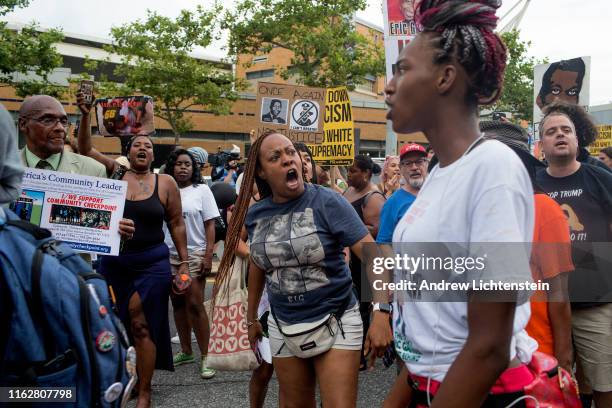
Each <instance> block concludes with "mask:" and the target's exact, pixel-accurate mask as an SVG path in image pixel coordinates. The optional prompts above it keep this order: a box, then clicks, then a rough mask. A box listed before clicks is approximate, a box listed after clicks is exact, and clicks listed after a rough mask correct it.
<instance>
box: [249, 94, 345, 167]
mask: <svg viewBox="0 0 612 408" xmlns="http://www.w3.org/2000/svg"><path fill="white" fill-rule="evenodd" d="M286 101H287V102H286ZM285 103H286V105H287V106H288V109H287V116H288V118H287V119H288V120H287V121H283V120H274V121H272V120H270V117H271V116H274V115H276V116H278V117H282V116H284V112H285V111H284V104H285ZM257 104H258V106H259V111H260V112H262V115H261V121H260V123H259V125H258V127H257V133H258V135H261V134H262V133H264V132H266V131H268V130H274V131H277V132H279V133H281V134H283V135H285V136H287V137H288V138H289V139H291V140H292V141H294V142H302V143H304V144H305V145H307V146H308V147H309V148H310V150H311V151H312V154H313V158H314V160H315V161H316V162H317V163H319V164H322V165H345V164H351V163H352V162H353V158H354V157H355V138H354V128H353V113H352V108H351V101H350V98H349V94H348V90H347V89H346V87H338V88H327V89H325V88H313V87H306V86H294V85H286V84H274V83H269V82H260V83H259V84H258V87H257ZM268 111H270V113H269V114H268Z"/></svg>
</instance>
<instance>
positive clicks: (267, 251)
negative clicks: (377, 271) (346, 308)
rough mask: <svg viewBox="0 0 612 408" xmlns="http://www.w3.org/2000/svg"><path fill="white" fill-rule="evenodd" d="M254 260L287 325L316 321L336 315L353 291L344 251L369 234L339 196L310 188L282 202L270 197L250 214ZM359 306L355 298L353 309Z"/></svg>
mask: <svg viewBox="0 0 612 408" xmlns="http://www.w3.org/2000/svg"><path fill="white" fill-rule="evenodd" d="M245 224H246V227H247V230H248V233H249V240H250V242H251V260H252V261H253V262H254V263H255V265H257V266H258V267H259V268H261V269H262V270H264V271H265V272H266V287H267V290H268V296H269V300H270V304H271V306H272V308H273V309H274V313H275V314H276V316H277V318H278V319H280V320H282V321H283V322H286V323H291V324H293V323H301V322H311V321H315V320H317V319H319V318H321V317H323V316H325V315H326V314H328V313H330V312H332V311H335V310H337V309H338V308H339V306H340V305H341V304H342V303H343V301H344V300H345V299H346V297H347V296H349V294H350V293H351V290H352V280H351V273H350V271H349V268H348V265H347V264H346V262H345V261H344V253H343V248H344V247H347V246H352V245H353V244H355V243H356V242H358V241H359V240H360V239H362V238H363V237H365V236H366V235H367V233H368V230H367V229H366V227H365V225H363V223H362V222H361V220H360V219H359V216H358V215H357V213H356V212H355V210H354V209H353V207H352V206H351V205H350V204H349V203H348V202H347V201H346V200H345V199H344V198H342V196H340V195H339V194H337V193H335V192H333V191H331V190H329V189H327V188H325V187H321V186H315V185H311V184H307V185H306V186H305V191H304V194H302V195H301V196H300V197H299V198H297V199H295V200H293V201H290V202H288V203H283V204H275V203H273V202H272V198H271V197H268V198H265V199H263V200H262V201H260V202H258V203H256V204H254V205H253V206H252V207H251V208H250V209H249V212H248V214H247V218H246V222H245ZM354 304H355V300H353V301H352V302H351V305H354Z"/></svg>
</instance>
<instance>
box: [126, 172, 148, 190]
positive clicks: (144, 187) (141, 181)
mask: <svg viewBox="0 0 612 408" xmlns="http://www.w3.org/2000/svg"><path fill="white" fill-rule="evenodd" d="M130 171H131V172H133V173H134V174H135V175H142V174H144V177H142V178H140V177H136V180H137V181H138V185H139V187H140V191H139V192H138V193H137V194H149V193H150V192H151V189H150V188H149V185H148V184H146V183H145V182H144V179H145V178H146V177H147V176H148V175H149V173H150V171H149V170H145V171H137V170H134V169H130ZM137 194H135V195H137Z"/></svg>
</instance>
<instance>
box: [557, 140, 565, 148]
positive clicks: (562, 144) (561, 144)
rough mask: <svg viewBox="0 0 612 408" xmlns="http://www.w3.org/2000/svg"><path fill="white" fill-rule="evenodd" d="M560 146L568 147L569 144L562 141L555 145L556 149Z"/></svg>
mask: <svg viewBox="0 0 612 408" xmlns="http://www.w3.org/2000/svg"><path fill="white" fill-rule="evenodd" d="M559 146H567V142H564V141H562V140H561V141H559V142H557V143H555V147H559Z"/></svg>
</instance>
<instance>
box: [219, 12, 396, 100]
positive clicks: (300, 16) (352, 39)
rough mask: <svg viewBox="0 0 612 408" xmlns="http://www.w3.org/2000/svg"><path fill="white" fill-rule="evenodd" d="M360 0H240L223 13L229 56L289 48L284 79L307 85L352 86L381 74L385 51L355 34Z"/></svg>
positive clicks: (283, 73)
mask: <svg viewBox="0 0 612 408" xmlns="http://www.w3.org/2000/svg"><path fill="white" fill-rule="evenodd" d="M365 6H366V1H365V0H334V1H332V0H241V1H240V2H239V3H238V4H237V5H236V8H235V11H233V12H232V11H229V12H227V13H226V15H225V19H224V24H223V27H224V28H226V29H227V30H228V31H229V33H230V39H229V47H228V51H229V54H230V55H232V56H234V57H238V56H239V55H240V54H250V55H256V54H261V53H268V52H270V50H271V49H272V48H273V47H281V48H285V49H287V50H290V51H292V52H293V54H294V56H293V57H292V59H291V66H290V68H289V69H287V68H277V70H278V71H279V73H280V75H281V76H282V77H283V78H284V79H288V78H290V77H292V76H293V77H295V79H296V81H297V82H298V83H301V84H305V85H308V86H318V87H331V86H340V85H347V86H348V87H349V89H354V88H355V85H357V84H359V83H362V82H364V81H365V77H366V75H374V76H377V75H380V74H383V73H384V70H385V63H384V49H383V47H382V46H380V45H379V44H374V42H373V41H371V40H370V39H368V38H366V37H365V36H364V35H361V34H359V33H357V31H356V28H355V25H354V23H353V22H352V17H351V16H353V15H354V14H355V12H357V11H359V10H363V9H364V8H365Z"/></svg>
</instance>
